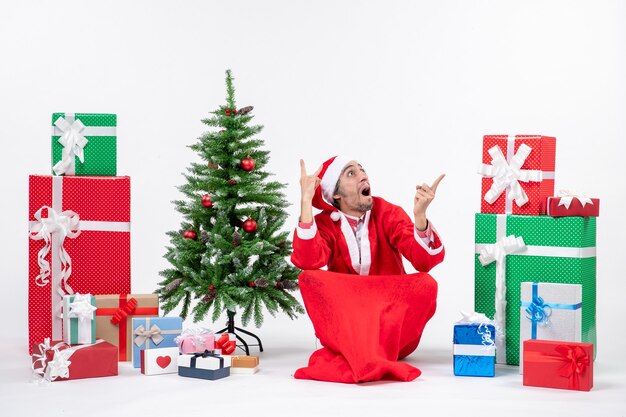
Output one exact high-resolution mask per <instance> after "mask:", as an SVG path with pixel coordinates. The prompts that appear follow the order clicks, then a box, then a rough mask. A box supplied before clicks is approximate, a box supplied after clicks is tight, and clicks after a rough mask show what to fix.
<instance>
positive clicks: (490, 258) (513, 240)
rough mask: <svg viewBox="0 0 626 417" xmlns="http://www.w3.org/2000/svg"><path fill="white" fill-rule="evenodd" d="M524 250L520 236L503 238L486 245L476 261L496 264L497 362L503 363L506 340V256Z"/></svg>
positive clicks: (484, 264) (495, 315)
mask: <svg viewBox="0 0 626 417" xmlns="http://www.w3.org/2000/svg"><path fill="white" fill-rule="evenodd" d="M524 249H526V244H525V243H524V239H523V238H522V237H521V236H518V237H515V236H514V235H510V236H503V237H502V238H500V239H499V240H498V241H497V242H496V243H494V244H493V245H486V247H485V248H484V249H482V250H481V251H480V254H479V255H478V260H479V261H480V263H481V264H482V266H487V265H489V264H490V263H492V262H494V261H495V263H496V297H495V298H496V300H495V314H494V316H493V320H494V322H495V326H496V353H497V355H498V356H499V358H498V362H499V363H500V362H503V363H504V362H505V360H504V359H503V356H504V355H505V349H506V339H505V332H504V329H505V328H506V255H510V254H513V253H517V252H521V251H523V250H524Z"/></svg>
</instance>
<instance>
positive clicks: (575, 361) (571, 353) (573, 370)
mask: <svg viewBox="0 0 626 417" xmlns="http://www.w3.org/2000/svg"><path fill="white" fill-rule="evenodd" d="M554 350H555V351H556V352H557V353H558V354H556V355H555V354H551V353H541V352H524V356H526V355H528V356H529V357H528V360H531V361H536V362H562V363H564V364H563V366H562V367H561V368H559V376H561V377H563V378H567V379H568V380H569V387H570V388H571V389H575V390H577V389H579V388H580V382H579V381H580V375H581V374H582V373H583V372H585V369H587V366H589V356H588V355H587V352H585V350H584V349H583V348H582V347H580V346H573V345H558V346H557V347H556V348H555V349H554ZM529 354H530V355H529Z"/></svg>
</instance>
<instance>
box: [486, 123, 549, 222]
mask: <svg viewBox="0 0 626 417" xmlns="http://www.w3.org/2000/svg"><path fill="white" fill-rule="evenodd" d="M555 153H556V138H554V137H549V136H540V135H515V136H512V135H511V136H508V135H485V136H484V137H483V163H482V165H480V167H479V168H478V173H479V174H480V175H482V176H483V179H482V192H481V196H482V198H481V205H480V212H481V213H502V214H526V215H535V216H536V215H539V214H545V212H546V207H545V202H546V198H547V197H549V196H552V195H554V159H555Z"/></svg>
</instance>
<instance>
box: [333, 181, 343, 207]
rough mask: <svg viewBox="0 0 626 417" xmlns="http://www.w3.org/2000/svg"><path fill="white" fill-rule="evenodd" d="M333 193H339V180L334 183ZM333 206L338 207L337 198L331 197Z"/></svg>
mask: <svg viewBox="0 0 626 417" xmlns="http://www.w3.org/2000/svg"><path fill="white" fill-rule="evenodd" d="M335 194H339V195H341V192H340V191H339V180H337V184H335V190H334V191H333V195H335ZM333 206H334V207H335V208H337V209H339V200H337V199H336V198H333Z"/></svg>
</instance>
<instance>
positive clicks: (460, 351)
mask: <svg viewBox="0 0 626 417" xmlns="http://www.w3.org/2000/svg"><path fill="white" fill-rule="evenodd" d="M452 352H453V355H464V356H494V355H495V354H496V347H495V346H494V345H457V344H455V345H453V347H452Z"/></svg>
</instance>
